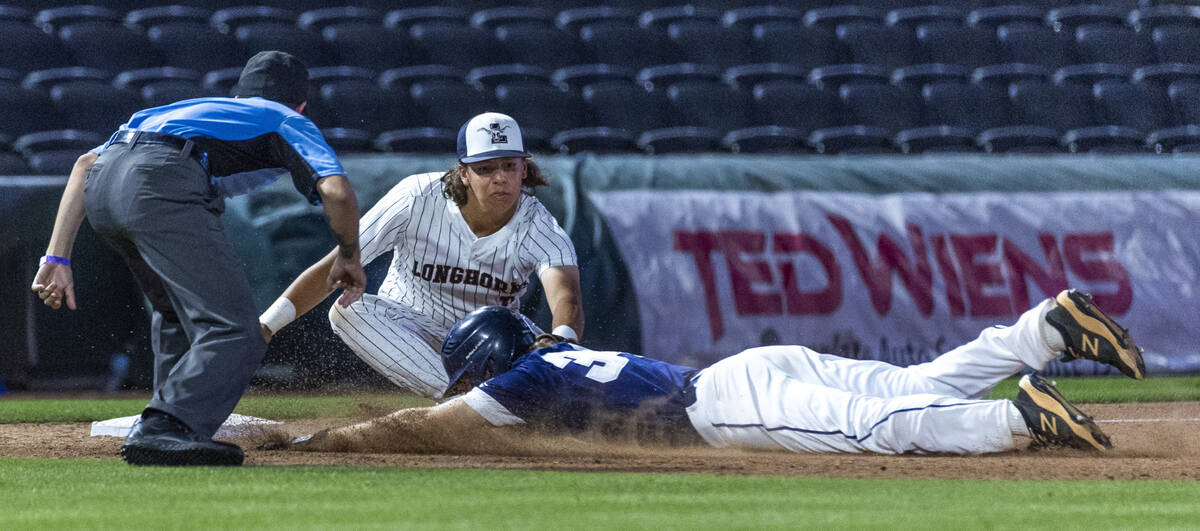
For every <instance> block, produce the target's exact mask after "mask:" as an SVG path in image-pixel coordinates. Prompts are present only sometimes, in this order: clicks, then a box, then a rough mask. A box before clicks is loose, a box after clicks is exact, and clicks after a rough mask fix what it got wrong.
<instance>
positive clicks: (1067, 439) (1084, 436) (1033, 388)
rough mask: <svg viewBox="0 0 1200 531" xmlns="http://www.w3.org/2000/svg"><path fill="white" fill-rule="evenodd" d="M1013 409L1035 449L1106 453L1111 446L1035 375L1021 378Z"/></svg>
mask: <svg viewBox="0 0 1200 531" xmlns="http://www.w3.org/2000/svg"><path fill="white" fill-rule="evenodd" d="M1018 387H1019V389H1020V390H1019V391H1018V392H1017V399H1016V400H1013V405H1015V406H1017V410H1018V411H1020V412H1021V417H1022V418H1024V419H1025V425H1026V426H1027V427H1028V428H1029V435H1030V436H1031V437H1033V440H1034V443H1035V445H1036V446H1039V447H1044V446H1067V447H1071V448H1079V449H1081V450H1099V451H1103V450H1108V449H1110V448H1112V442H1110V441H1109V439H1108V436H1107V435H1105V434H1104V432H1102V431H1100V427H1099V426H1097V425H1096V422H1095V421H1093V420H1092V417H1089V416H1087V415H1085V414H1084V413H1083V412H1082V411H1080V410H1079V408H1077V407H1075V406H1074V405H1073V404H1071V403H1070V402H1067V399H1065V398H1063V396H1062V394H1061V393H1059V392H1058V389H1057V388H1055V387H1054V384H1052V383H1050V382H1048V381H1046V379H1045V378H1042V377H1041V376H1038V375H1035V374H1028V375H1025V376H1024V377H1022V378H1021V382H1020V384H1019V386H1018Z"/></svg>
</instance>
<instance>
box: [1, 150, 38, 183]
mask: <svg viewBox="0 0 1200 531" xmlns="http://www.w3.org/2000/svg"><path fill="white" fill-rule="evenodd" d="M31 173H33V168H30V167H29V164H28V163H27V162H25V157H22V156H21V154H20V153H16V152H14V151H10V150H9V146H8V145H7V144H4V145H0V177H2V176H5V175H29V174H31Z"/></svg>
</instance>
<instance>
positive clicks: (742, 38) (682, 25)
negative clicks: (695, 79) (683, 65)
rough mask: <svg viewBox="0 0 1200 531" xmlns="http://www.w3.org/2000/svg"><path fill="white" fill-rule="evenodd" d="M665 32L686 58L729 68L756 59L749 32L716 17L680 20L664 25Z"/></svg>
mask: <svg viewBox="0 0 1200 531" xmlns="http://www.w3.org/2000/svg"><path fill="white" fill-rule="evenodd" d="M666 34H667V38H669V39H670V40H671V42H672V43H674V44H675V47H676V48H677V49H679V50H680V52H681V53H682V55H683V58H684V60H687V61H691V62H704V63H710V64H715V65H718V66H722V67H729V66H733V65H737V64H744V63H746V62H749V61H753V60H755V58H754V54H753V52H752V50H751V45H750V33H749V32H747V31H745V30H742V29H741V28H738V27H723V26H721V25H720V23H718V22H717V21H715V20H711V21H710V20H679V21H676V22H672V23H670V24H669V25H667V29H666Z"/></svg>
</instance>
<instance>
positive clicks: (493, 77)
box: [467, 64, 550, 90]
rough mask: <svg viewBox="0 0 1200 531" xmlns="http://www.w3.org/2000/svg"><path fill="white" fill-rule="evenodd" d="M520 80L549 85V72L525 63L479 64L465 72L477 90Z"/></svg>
mask: <svg viewBox="0 0 1200 531" xmlns="http://www.w3.org/2000/svg"><path fill="white" fill-rule="evenodd" d="M521 82H526V83H534V84H538V85H550V72H549V71H547V70H546V69H544V68H541V67H537V66H532V65H526V64H506V65H491V66H481V67H479V68H472V69H471V70H470V71H468V72H467V83H469V84H470V85H472V86H474V87H475V88H476V89H477V90H492V89H495V88H496V86H498V85H500V84H502V83H521Z"/></svg>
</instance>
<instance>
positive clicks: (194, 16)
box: [124, 5, 212, 32]
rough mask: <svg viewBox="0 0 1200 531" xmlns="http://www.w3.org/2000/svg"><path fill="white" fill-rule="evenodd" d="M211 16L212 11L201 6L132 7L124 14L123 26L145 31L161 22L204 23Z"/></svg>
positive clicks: (206, 22) (205, 23)
mask: <svg viewBox="0 0 1200 531" xmlns="http://www.w3.org/2000/svg"><path fill="white" fill-rule="evenodd" d="M211 18H212V11H209V10H207V9H204V8H201V7H195V6H183V5H169V6H154V7H147V8H143V9H134V10H132V11H129V12H128V13H126V14H125V18H124V21H125V26H127V27H129V28H135V29H137V30H138V31H142V32H145V31H146V30H149V29H150V28H152V27H154V26H159V25H162V24H204V25H207V24H208V21H209V20H210V19H211Z"/></svg>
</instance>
